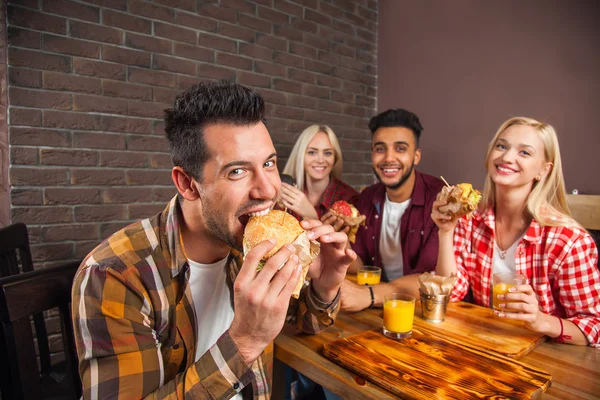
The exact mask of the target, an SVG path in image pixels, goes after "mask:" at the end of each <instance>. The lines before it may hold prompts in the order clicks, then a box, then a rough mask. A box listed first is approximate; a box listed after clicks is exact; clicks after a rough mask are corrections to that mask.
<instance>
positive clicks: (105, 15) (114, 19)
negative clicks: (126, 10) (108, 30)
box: [102, 10, 152, 34]
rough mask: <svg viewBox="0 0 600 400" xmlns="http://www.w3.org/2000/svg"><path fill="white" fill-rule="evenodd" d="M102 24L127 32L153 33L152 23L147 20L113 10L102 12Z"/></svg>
mask: <svg viewBox="0 0 600 400" xmlns="http://www.w3.org/2000/svg"><path fill="white" fill-rule="evenodd" d="M102 23H103V24H104V25H109V26H116V27H117V28H121V29H125V30H127V31H134V32H140V33H146V34H150V33H152V22H150V21H149V20H147V19H143V18H138V17H134V16H132V15H129V14H123V13H120V12H116V11H112V10H102Z"/></svg>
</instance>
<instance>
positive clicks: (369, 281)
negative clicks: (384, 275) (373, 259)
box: [356, 270, 381, 285]
mask: <svg viewBox="0 0 600 400" xmlns="http://www.w3.org/2000/svg"><path fill="white" fill-rule="evenodd" d="M380 280H381V271H378V272H375V271H368V270H364V271H358V272H357V273H356V283H358V284H359V285H378V284H379V282H380Z"/></svg>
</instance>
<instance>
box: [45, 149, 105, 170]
mask: <svg viewBox="0 0 600 400" xmlns="http://www.w3.org/2000/svg"><path fill="white" fill-rule="evenodd" d="M97 157H98V155H97V154H96V152H94V151H85V150H65V149H41V150H40V164H42V165H75V166H84V165H96V159H97Z"/></svg>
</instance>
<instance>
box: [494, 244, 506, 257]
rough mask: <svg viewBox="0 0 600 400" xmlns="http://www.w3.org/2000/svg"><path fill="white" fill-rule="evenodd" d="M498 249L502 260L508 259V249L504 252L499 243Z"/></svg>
mask: <svg viewBox="0 0 600 400" xmlns="http://www.w3.org/2000/svg"><path fill="white" fill-rule="evenodd" d="M496 247H497V248H498V253H499V255H500V259H502V260H504V258H505V257H506V253H508V249H506V250H502V249H501V248H500V246H498V243H496Z"/></svg>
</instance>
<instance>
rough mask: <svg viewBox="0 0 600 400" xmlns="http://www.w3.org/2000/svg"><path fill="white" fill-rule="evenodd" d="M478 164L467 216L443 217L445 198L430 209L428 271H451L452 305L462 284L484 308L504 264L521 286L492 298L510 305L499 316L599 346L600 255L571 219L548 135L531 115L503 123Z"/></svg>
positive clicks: (544, 126)
mask: <svg viewBox="0 0 600 400" xmlns="http://www.w3.org/2000/svg"><path fill="white" fill-rule="evenodd" d="M485 166H486V169H487V176H486V181H485V186H484V190H483V199H482V201H481V203H480V208H479V210H477V211H476V212H475V213H474V214H473V216H472V218H470V219H469V218H466V217H463V218H461V219H458V220H456V218H452V217H449V216H447V215H445V214H443V213H441V212H440V211H439V207H440V206H442V205H444V204H446V202H445V201H441V200H438V201H436V202H435V203H434V205H433V211H432V215H431V216H432V218H433V220H434V221H435V222H436V224H437V226H438V227H439V246H440V247H439V255H438V263H437V267H436V272H437V273H438V274H441V275H446V276H448V275H450V274H452V273H456V274H457V275H458V282H457V284H456V286H455V288H454V291H453V293H452V300H453V301H458V300H460V299H462V298H463V297H464V296H465V295H466V293H467V291H468V289H469V287H470V288H471V289H472V291H473V297H474V300H475V302H476V303H477V304H479V305H482V306H486V307H488V306H490V304H491V300H492V299H491V283H492V279H491V278H492V274H493V273H494V272H496V271H497V270H498V269H499V268H501V267H502V268H504V270H506V267H507V265H508V266H509V268H512V269H513V270H514V271H515V272H517V273H521V274H523V275H525V276H527V284H525V285H519V286H516V287H515V288H513V289H511V292H510V293H508V294H506V295H498V298H499V299H500V300H517V301H518V302H516V303H507V304H502V305H501V308H504V309H505V310H506V312H504V311H499V312H498V311H497V312H496V314H497V315H498V316H499V317H500V318H506V319H512V320H520V321H523V322H524V324H525V326H526V327H527V328H528V329H530V330H532V331H535V332H540V333H544V334H546V335H547V336H549V337H551V338H556V340H558V341H560V342H565V343H571V344H577V345H591V346H593V347H600V274H599V273H598V268H597V262H598V250H597V248H596V245H595V243H594V241H593V239H592V237H591V236H590V235H589V234H588V232H587V231H586V230H585V229H583V228H582V227H581V226H580V225H579V224H578V223H577V222H576V221H575V220H573V218H572V217H571V215H570V211H569V208H568V206H567V202H566V194H565V184H564V178H563V173H562V166H561V158H560V151H559V147H558V140H557V137H556V132H555V131H554V129H553V128H552V126H550V125H548V124H545V123H543V122H539V121H536V120H534V119H531V118H523V117H516V118H511V119H509V120H508V121H506V122H504V123H503V124H502V125H501V126H500V129H498V132H497V133H496V135H495V136H494V138H493V139H492V141H491V142H490V144H489V146H488V151H487V155H486V162H485ZM511 250H512V251H511ZM511 255H512V257H511ZM511 311H512V312H511Z"/></svg>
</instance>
